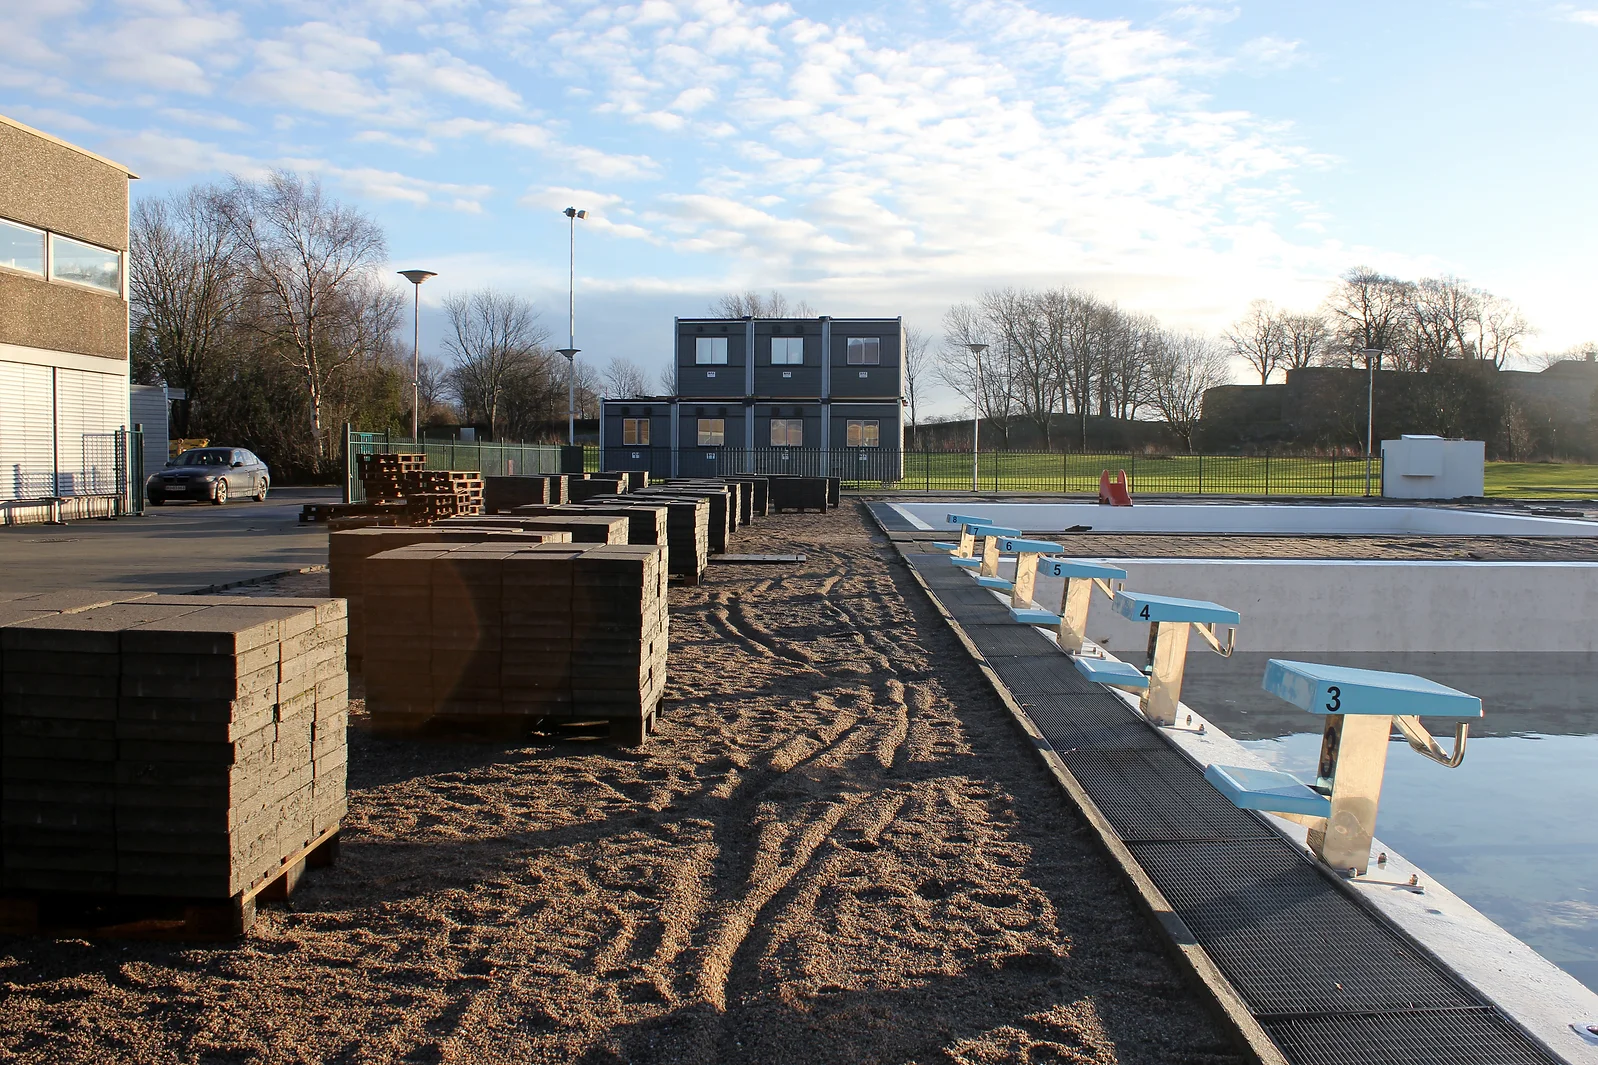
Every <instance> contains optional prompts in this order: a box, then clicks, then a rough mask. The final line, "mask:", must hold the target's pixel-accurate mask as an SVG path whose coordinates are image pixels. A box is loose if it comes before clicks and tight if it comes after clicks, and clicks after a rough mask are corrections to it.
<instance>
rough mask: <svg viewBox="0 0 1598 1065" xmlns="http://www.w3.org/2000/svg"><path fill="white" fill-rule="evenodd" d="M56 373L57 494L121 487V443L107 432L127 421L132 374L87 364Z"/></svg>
mask: <svg viewBox="0 0 1598 1065" xmlns="http://www.w3.org/2000/svg"><path fill="white" fill-rule="evenodd" d="M55 373H56V397H55V402H56V419H57V421H56V465H57V470H58V472H59V479H58V481H57V494H59V495H63V496H73V495H105V494H108V493H112V492H115V491H116V490H117V477H116V449H115V446H114V443H113V441H111V440H109V439H107V435H108V434H111V433H115V432H116V431H117V430H118V429H120V428H122V427H123V426H125V425H126V424H127V420H128V379H127V378H126V377H120V376H114V375H112V374H103V373H88V372H86V371H84V370H68V369H58V370H56V372H55Z"/></svg>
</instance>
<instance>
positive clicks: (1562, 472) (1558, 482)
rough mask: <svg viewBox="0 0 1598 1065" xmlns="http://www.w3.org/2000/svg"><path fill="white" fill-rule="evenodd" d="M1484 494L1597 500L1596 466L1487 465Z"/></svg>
mask: <svg viewBox="0 0 1598 1065" xmlns="http://www.w3.org/2000/svg"><path fill="white" fill-rule="evenodd" d="M1487 494H1488V495H1490V496H1507V497H1510V498H1518V499H1584V498H1587V497H1593V498H1598V466H1586V465H1581V464H1579V463H1574V462H1489V463H1488V464H1487Z"/></svg>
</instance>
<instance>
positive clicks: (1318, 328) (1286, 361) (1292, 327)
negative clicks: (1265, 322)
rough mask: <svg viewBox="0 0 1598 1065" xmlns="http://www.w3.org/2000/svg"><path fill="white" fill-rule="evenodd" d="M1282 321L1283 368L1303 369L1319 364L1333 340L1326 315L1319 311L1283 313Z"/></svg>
mask: <svg viewBox="0 0 1598 1065" xmlns="http://www.w3.org/2000/svg"><path fill="white" fill-rule="evenodd" d="M1281 322H1282V351H1281V357H1280V358H1281V363H1280V364H1281V367H1282V369H1283V370H1302V369H1304V368H1305V367H1306V366H1315V365H1317V364H1319V363H1320V362H1321V360H1322V358H1323V356H1324V353H1325V350H1326V346H1327V345H1328V344H1329V343H1331V340H1332V334H1331V330H1330V329H1329V328H1328V326H1327V324H1326V316H1325V315H1323V314H1321V313H1319V312H1318V311H1303V312H1292V313H1287V314H1283V315H1282V318H1281Z"/></svg>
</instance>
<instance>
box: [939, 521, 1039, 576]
mask: <svg viewBox="0 0 1598 1065" xmlns="http://www.w3.org/2000/svg"><path fill="white" fill-rule="evenodd" d="M965 530H966V535H969V536H970V537H971V538H972V541H973V543H974V542H975V541H976V540H979V539H980V540H981V541H982V554H981V555H980V556H979V557H976V558H971V557H962V556H961V555H959V554H958V553H956V554H955V555H953V556H951V557H950V559H949V561H950V562H952V563H954V564H955V565H956V566H963V567H964V568H966V569H974V570H977V571H979V572H980V573H981V574H982V576H984V577H997V576H998V575H999V546H998V541H999V539H1000V538H1001V537H1013V536H1020V535H1021V530H1020V529H1011V528H1009V527H1007V526H1004V525H967V526H965ZM960 542H961V543H962V544H963V543H964V542H965V536H961V538H960Z"/></svg>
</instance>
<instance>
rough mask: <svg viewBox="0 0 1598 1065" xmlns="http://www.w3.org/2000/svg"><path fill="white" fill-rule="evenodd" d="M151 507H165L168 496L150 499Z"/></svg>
mask: <svg viewBox="0 0 1598 1065" xmlns="http://www.w3.org/2000/svg"><path fill="white" fill-rule="evenodd" d="M150 505H151V506H152V507H164V506H166V496H151V497H150Z"/></svg>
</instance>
